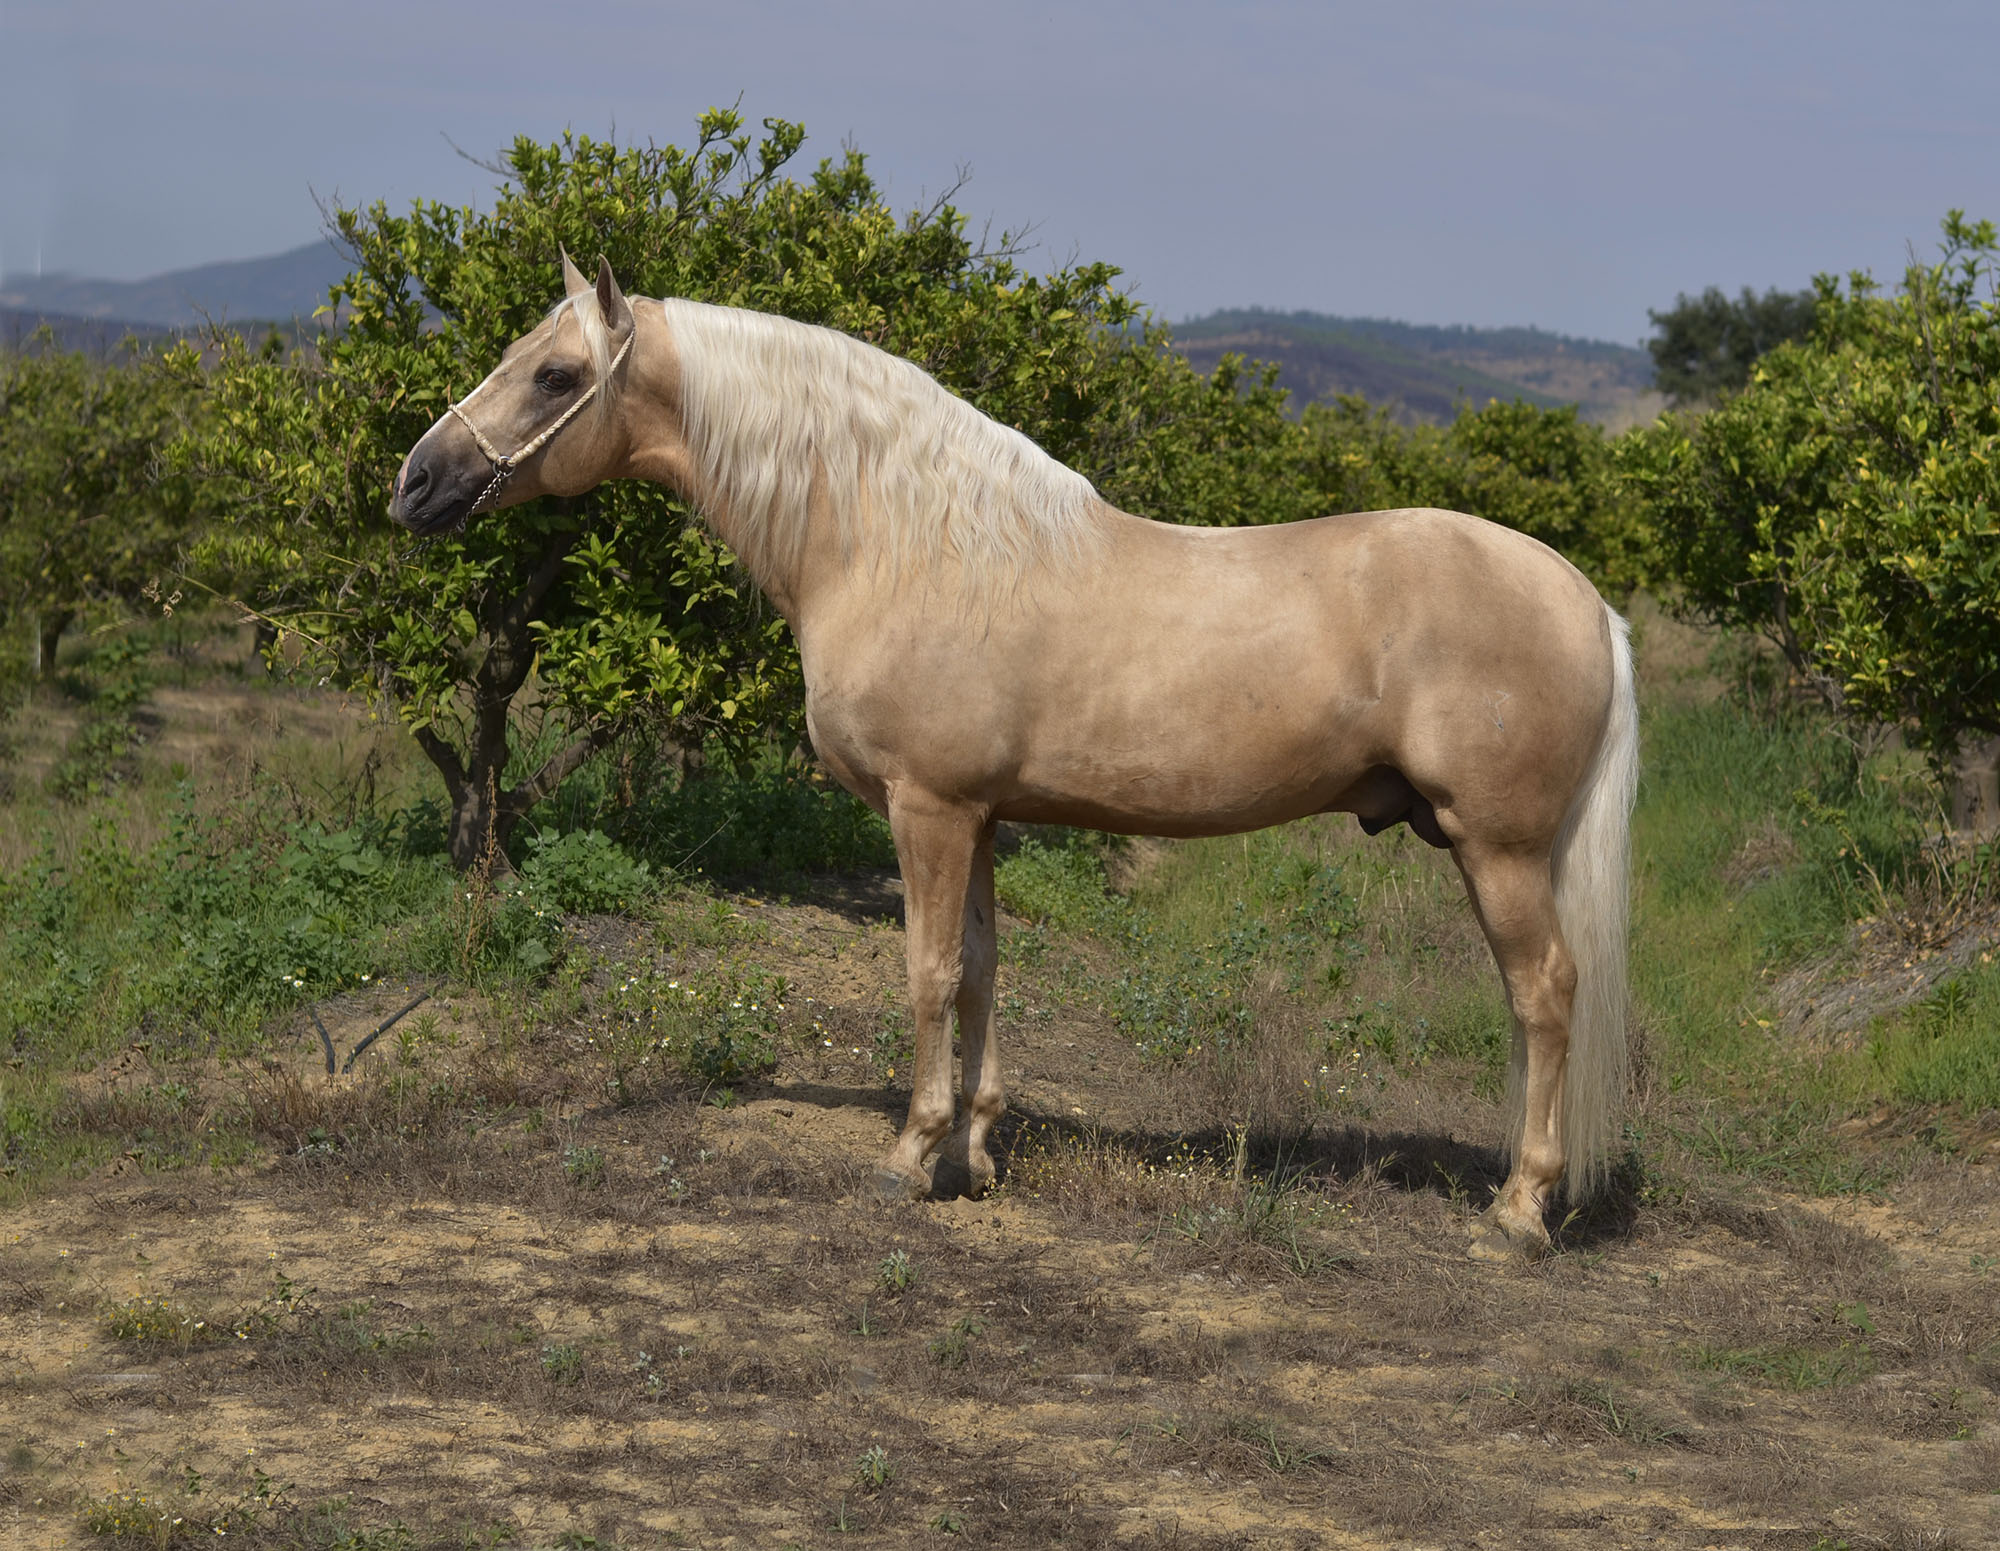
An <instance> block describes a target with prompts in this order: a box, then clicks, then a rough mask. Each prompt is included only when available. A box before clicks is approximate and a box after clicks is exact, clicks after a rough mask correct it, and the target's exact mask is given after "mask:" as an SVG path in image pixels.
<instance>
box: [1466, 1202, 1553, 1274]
mask: <svg viewBox="0 0 2000 1551" xmlns="http://www.w3.org/2000/svg"><path fill="white" fill-rule="evenodd" d="M1548 1250H1549V1242H1548V1240H1547V1239H1546V1238H1544V1237H1542V1236H1541V1235H1539V1234H1534V1233H1523V1232H1522V1231H1521V1230H1519V1229H1518V1228H1509V1227H1508V1226H1507V1225H1506V1224H1505V1223H1504V1222H1502V1221H1500V1219H1499V1218H1497V1217H1495V1216H1493V1215H1492V1214H1491V1213H1488V1214H1486V1215H1485V1216H1482V1217H1475V1218H1474V1219H1473V1221H1472V1241H1471V1243H1469V1244H1467V1245H1466V1246H1465V1253H1466V1255H1467V1256H1468V1257H1469V1258H1470V1259H1473V1260H1477V1261H1480V1262H1482V1263H1484V1264H1486V1265H1507V1266H1521V1265H1531V1264H1533V1263H1534V1262H1535V1261H1537V1260H1540V1259H1541V1258H1542V1256H1544V1255H1546V1254H1547V1253H1548Z"/></svg>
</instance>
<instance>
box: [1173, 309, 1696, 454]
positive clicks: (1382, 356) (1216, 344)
mask: <svg viewBox="0 0 2000 1551" xmlns="http://www.w3.org/2000/svg"><path fill="white" fill-rule="evenodd" d="M1174 343H1175V344H1176V346H1178V347H1179V349H1180V350H1181V351H1182V353H1183V354H1185V355H1186V356H1187V357H1188V359H1189V360H1190V361H1192V362H1193V363H1194V364H1195V365H1196V366H1197V367H1199V368H1201V369H1202V370H1203V371H1210V370H1213V369H1214V367H1215V364H1216V362H1217V361H1219V360H1220V359H1221V358H1222V357H1223V355H1225V354H1227V353H1229V352H1232V351H1233V352H1234V353H1236V354H1238V355H1242V356H1247V357H1249V358H1251V359H1253V360H1259V361H1269V362H1271V363H1272V364H1274V365H1276V366H1277V367H1278V369H1279V370H1278V381H1279V383H1280V384H1281V385H1282V386H1284V387H1286V388H1288V389H1290V390H1291V393H1292V396H1293V398H1294V400H1295V401H1297V402H1299V403H1302V404H1303V403H1309V402H1311V401H1313V400H1316V399H1331V398H1333V397H1334V396H1336V395H1337V394H1343V393H1358V394H1360V395H1361V396H1362V397H1363V398H1366V399H1368V400H1369V401H1370V402H1371V403H1376V404H1381V405H1383V406H1385V407H1387V408H1388V409H1389V410H1390V411H1391V413H1393V414H1394V415H1395V416H1396V418H1398V419H1399V420H1402V421H1405V422H1406V423H1416V422H1424V421H1429V422H1432V423H1441V422H1444V421H1448V420H1450V419H1451V418H1452V416H1453V415H1455V414H1456V413H1457V412H1458V407H1459V405H1460V404H1461V403H1468V402H1469V403H1471V404H1474V405H1480V404H1487V403H1491V402H1492V401H1493V400H1495V399H1516V398H1518V399H1526V400H1527V401H1528V402H1529V403H1531V404H1541V405H1546V406H1554V405H1558V404H1575V405H1577V406H1578V407H1579V408H1580V409H1581V411H1582V412H1583V414H1584V416H1585V417H1586V418H1588V419H1591V420H1596V421H1598V422H1600V423H1602V424H1604V425H1606V426H1608V427H1610V428H1611V429H1613V430H1622V429H1623V428H1624V427H1626V426H1629V425H1633V424H1637V423H1639V422H1641V421H1645V420H1650V419H1652V418H1653V416H1655V415H1657V414H1658V413H1659V411H1660V409H1661V407H1662V405H1663V403H1664V400H1663V399H1662V398H1661V396H1660V395H1659V394H1658V393H1656V392H1655V391H1654V389H1653V360H1652V357H1651V356H1650V355H1648V354H1647V353H1646V352H1645V351H1644V350H1638V349H1634V348H1632V347H1631V346H1628V345H1613V344H1607V343H1605V342H1603V341H1602V340H1595V339H1572V338H1570V337H1568V336H1567V335H1564V334H1552V333H1549V332H1548V331H1546V330H1544V329H1536V328H1497V329H1482V328H1467V327H1464V326H1456V327H1451V328H1438V327H1433V326H1428V325H1423V324H1416V323H1392V322H1389V321H1387V320H1385V319H1380V318H1338V317H1329V316H1328V315H1326V314H1325V313H1317V312H1265V311H1262V310H1261V309H1254V308H1253V309H1248V310H1241V309H1239V310H1234V311H1227V312H1217V313H1211V314H1210V315H1209V316H1207V317H1205V318H1194V319H1191V320H1189V321H1188V322H1186V323H1179V324H1176V325H1174Z"/></svg>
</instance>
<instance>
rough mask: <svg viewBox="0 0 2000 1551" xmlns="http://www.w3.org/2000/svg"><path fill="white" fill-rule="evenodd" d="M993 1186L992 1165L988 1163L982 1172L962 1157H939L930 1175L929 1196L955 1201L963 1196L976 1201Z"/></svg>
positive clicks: (939, 1199) (940, 1199) (934, 1198)
mask: <svg viewBox="0 0 2000 1551" xmlns="http://www.w3.org/2000/svg"><path fill="white" fill-rule="evenodd" d="M992 1186H993V1167H992V1165H991V1164H988V1165H987V1167H986V1169H985V1171H984V1172H983V1173H981V1172H978V1171H976V1170H974V1169H973V1167H972V1166H971V1164H969V1163H968V1162H966V1160H965V1159H963V1158H940V1159H938V1161H937V1168H936V1169H935V1170H934V1171H933V1172H932V1175H931V1197H932V1199H933V1200H937V1201H956V1200H958V1199H959V1198H960V1197H963V1198H964V1199H965V1200H967V1201H976V1200H978V1199H979V1198H980V1197H981V1196H983V1195H985V1194H986V1192H987V1191H988V1190H990V1189H991V1188H992Z"/></svg>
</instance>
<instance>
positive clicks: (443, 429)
mask: <svg viewBox="0 0 2000 1551" xmlns="http://www.w3.org/2000/svg"><path fill="white" fill-rule="evenodd" d="M562 263H563V281H564V287H565V293H566V294H565V295H564V297H563V299H562V300H561V301H560V302H558V303H557V304H556V306H555V307H554V308H553V309H552V310H551V311H550V313H549V315H548V316H547V317H546V318H544V319H543V320H542V322H541V323H540V324H539V325H538V326H537V327H536V328H535V329H534V330H533V331H532V332H530V333H528V334H525V335H523V336H522V337H521V338H519V339H517V340H515V341H514V343H513V344H511V345H509V346H508V347H507V350H506V353H505V354H504V355H503V356H502V357H501V358H500V364H499V365H498V366H496V367H494V369H493V370H492V372H491V373H490V374H489V375H488V376H487V378H486V380H485V381H484V382H482V383H480V384H479V386H478V387H476V388H474V389H473V390H472V392H470V393H468V394H467V395H466V396H465V397H464V398H463V399H460V400H459V401H458V402H457V403H456V404H452V405H450V406H448V407H447V409H446V411H445V413H444V414H442V415H440V416H439V417H438V419H437V421H436V423H435V424H433V425H432V426H431V428H430V429H429V430H428V431H426V432H425V433H424V435H423V437H422V439H421V440H420V441H418V443H417V444H416V446H415V447H413V448H411V449H410V454H409V456H408V457H406V458H405V459H404V460H403V466H402V468H401V470H399V471H398V473H397V475H396V487H395V491H394V493H393V495H392V496H391V498H390V502H389V515H390V516H391V517H392V518H394V519H395V520H396V521H397V522H399V523H401V524H402V525H403V526H404V527H406V528H408V529H409V530H410V531H411V532H413V533H416V534H420V535H423V536H425V537H431V536H435V535H439V534H444V533H454V532H458V531H460V530H461V529H463V528H464V526H465V524H466V522H467V521H468V520H469V519H470V518H471V517H472V516H473V514H474V513H477V512H488V511H497V510H499V509H500V508H501V507H503V506H513V505H516V504H518V503H520V502H522V501H527V500H532V499H533V498H534V497H536V496H538V495H580V494H582V493H583V492H584V491H586V490H590V489H593V488H594V487H596V486H597V485H599V484H602V483H603V482H604V481H605V480H606V479H609V478H613V477H615V476H616V475H617V474H619V473H620V472H622V469H623V464H624V461H625V456H626V454H627V452H628V451H629V437H628V435H627V433H626V431H625V428H624V425H623V421H622V417H621V416H619V415H618V414H616V413H614V412H613V406H614V404H615V401H616V398H617V394H618V386H619V378H620V375H621V372H620V368H621V367H623V365H624V363H625V358H626V357H627V356H628V355H629V354H630V353H631V350H632V342H633V339H634V337H635V335H636V333H637V320H636V319H635V317H634V316H633V312H632V306H631V303H630V302H628V301H627V300H626V299H625V293H624V292H623V291H621V290H620V289H619V288H618V282H617V280H616V279H614V278H613V277H612V274H611V265H610V263H609V261H607V260H603V259H600V260H599V261H598V267H597V281H596V284H594V285H593V284H592V283H591V282H590V281H589V280H586V279H585V278H584V276H583V274H582V273H581V272H580V271H579V270H578V269H577V267H576V266H575V265H574V264H572V263H571V262H570V259H569V255H568V254H567V253H565V254H564V255H563V260H562ZM586 408H590V409H591V410H592V412H590V413H585V410H586Z"/></svg>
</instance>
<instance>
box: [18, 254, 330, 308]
mask: <svg viewBox="0 0 2000 1551" xmlns="http://www.w3.org/2000/svg"><path fill="white" fill-rule="evenodd" d="M348 268H349V265H348V261H347V259H346V258H345V257H343V256H342V254H341V253H340V252H339V250H337V249H336V248H335V247H334V246H333V245H332V244H331V243H330V242H327V241H325V240H321V241H317V242H309V243H307V244H305V245H304V246H303V247H298V248H292V249H289V250H288V251H286V252H284V253H274V254H272V255H270V256H269V257H267V258H256V259H233V260H230V261H228V262H225V263H219V264H201V265H197V266H196V267H194V268H192V269H176V270H172V271H170V272H169V273H167V274H163V275H154V276H152V277H151V278H149V279H145V280H91V279H87V278H86V277H84V276H81V275H72V274H66V273H61V274H53V275H27V274H11V275H8V276H6V277H5V278H4V279H0V309H4V310H5V311H7V312H13V313H22V314H28V315H36V316H42V317H48V318H57V317H60V318H76V319H89V320H93V321H102V322H117V323H126V324H145V325H148V326H150V327H152V328H158V329H183V328H193V327H195V326H197V325H198V324H201V323H203V322H206V321H208V320H211V319H212V320H214V321H216V322H222V321H225V320H227V321H229V322H242V321H244V320H246V319H253V318H254V319H261V320H270V321H275V322H281V323H282V322H286V321H288V320H290V319H292V318H303V317H310V316H311V315H312V313H313V310H314V309H315V308H317V307H318V306H319V305H320V304H321V303H322V302H324V301H325V300H326V293H327V289H328V287H330V286H331V285H332V284H333V283H334V282H335V281H336V280H339V279H340V278H341V277H342V276H343V275H345V274H346V273H347V271H348Z"/></svg>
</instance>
